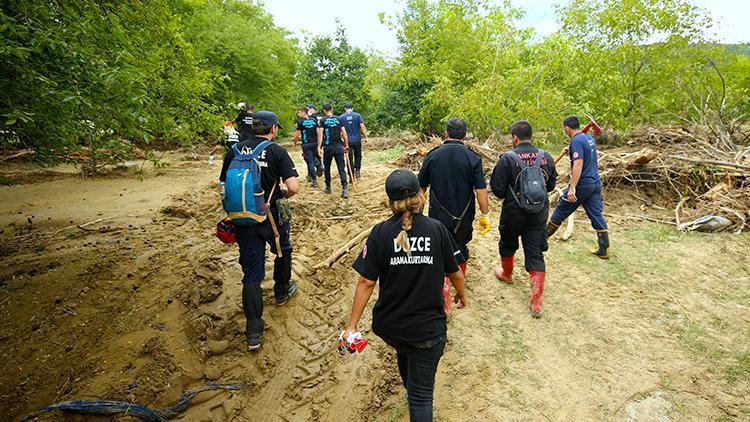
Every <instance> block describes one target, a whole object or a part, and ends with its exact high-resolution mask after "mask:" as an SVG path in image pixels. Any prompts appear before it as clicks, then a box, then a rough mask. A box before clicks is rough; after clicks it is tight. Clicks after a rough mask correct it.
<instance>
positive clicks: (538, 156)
mask: <svg viewBox="0 0 750 422" xmlns="http://www.w3.org/2000/svg"><path fill="white" fill-rule="evenodd" d="M544 154H546V152H545V151H544V150H543V149H541V148H537V151H536V162H534V167H542V160H543V159H544Z"/></svg>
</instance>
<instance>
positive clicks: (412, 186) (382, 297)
mask: <svg viewBox="0 0 750 422" xmlns="http://www.w3.org/2000/svg"><path fill="white" fill-rule="evenodd" d="M385 191H386V194H387V195H388V205H389V207H390V208H391V211H393V216H391V217H390V218H389V219H387V220H385V221H383V222H381V223H378V224H376V225H375V226H374V227H373V229H372V232H371V233H370V236H369V237H368V238H367V242H366V243H365V246H364V247H363V248H362V252H361V253H360V255H359V256H358V257H357V259H356V260H355V261H354V264H353V265H352V266H353V267H354V269H355V270H356V271H357V272H358V273H359V275H360V278H359V282H358V283H357V288H356V291H355V293H354V304H353V305H352V313H351V318H350V319H349V323H348V324H347V326H346V331H345V332H344V338H346V337H348V336H349V334H350V333H353V332H356V331H358V330H357V324H358V323H359V320H360V317H361V316H362V313H363V312H364V310H365V307H366V306H367V302H368V301H369V300H370V296H371V295H372V292H373V290H374V289H375V283H376V282H378V281H379V282H380V292H379V294H378V300H377V302H376V303H375V307H374V308H373V309H372V331H373V333H375V334H376V335H378V336H379V337H380V338H382V339H383V340H384V341H385V342H386V343H387V344H388V345H390V346H392V347H393V348H394V349H396V357H397V361H398V370H399V372H400V374H401V380H402V381H403V383H404V387H406V392H407V397H408V401H409V416H410V420H411V421H412V422H422V421H431V420H432V397H433V391H434V389H435V373H436V372H437V366H438V362H440V357H441V356H442V355H443V350H444V348H445V342H446V340H447V337H446V333H447V326H446V317H445V313H444V312H443V297H442V290H443V276H444V275H445V274H447V275H448V277H449V278H450V280H451V282H452V283H453V286H454V287H455V288H456V296H455V298H454V300H455V302H456V303H457V304H458V307H459V308H463V307H465V306H466V305H467V299H466V291H465V289H464V276H463V273H462V272H461V271H459V267H458V265H457V263H456V259H455V256H457V255H458V254H460V252H459V251H458V247H457V245H456V243H455V242H454V241H453V238H452V237H451V235H450V233H449V232H448V230H447V229H446V228H445V226H444V225H443V224H441V223H440V222H439V221H437V220H433V219H432V218H429V217H425V216H424V215H422V210H423V208H424V205H425V201H426V200H425V198H424V196H423V194H422V192H421V191H420V187H419V181H418V180H417V177H416V176H415V175H414V173H412V172H411V171H409V170H396V171H394V172H393V173H391V174H390V175H389V176H388V178H387V179H386V181H385Z"/></svg>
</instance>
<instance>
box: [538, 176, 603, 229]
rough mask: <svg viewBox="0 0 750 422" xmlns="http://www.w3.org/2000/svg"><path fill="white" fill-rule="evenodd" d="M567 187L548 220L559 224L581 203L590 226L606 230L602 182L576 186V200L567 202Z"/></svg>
mask: <svg viewBox="0 0 750 422" xmlns="http://www.w3.org/2000/svg"><path fill="white" fill-rule="evenodd" d="M567 197H568V189H565V192H564V193H563V196H562V198H560V201H558V202H557V206H556V207H555V212H553V213H552V217H551V218H550V221H551V222H552V223H554V224H556V225H558V226H559V225H561V224H562V222H563V221H565V219H566V218H568V217H570V215H571V214H573V211H575V210H576V209H578V207H580V206H581V205H583V209H584V210H585V211H586V215H587V216H588V217H589V220H591V226H592V227H594V229H595V230H607V220H605V219H604V214H603V212H604V202H603V201H602V184H601V183H596V184H593V185H583V186H577V187H576V198H578V202H568V199H567Z"/></svg>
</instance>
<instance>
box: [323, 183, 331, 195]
mask: <svg viewBox="0 0 750 422" xmlns="http://www.w3.org/2000/svg"><path fill="white" fill-rule="evenodd" d="M323 192H325V193H331V185H329V184H326V188H325V189H324V190H323Z"/></svg>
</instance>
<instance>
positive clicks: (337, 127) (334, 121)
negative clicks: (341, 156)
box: [319, 116, 344, 148]
mask: <svg viewBox="0 0 750 422" xmlns="http://www.w3.org/2000/svg"><path fill="white" fill-rule="evenodd" d="M319 125H320V127H322V128H323V147H328V148H332V147H340V146H343V145H344V141H343V140H342V139H341V126H343V125H342V123H341V119H339V118H338V116H323V117H322V118H321V119H320V124H319Z"/></svg>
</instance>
